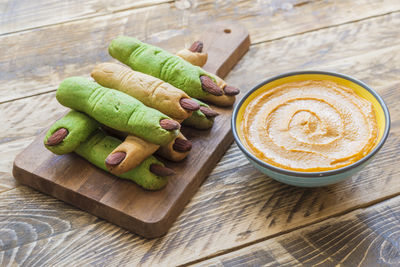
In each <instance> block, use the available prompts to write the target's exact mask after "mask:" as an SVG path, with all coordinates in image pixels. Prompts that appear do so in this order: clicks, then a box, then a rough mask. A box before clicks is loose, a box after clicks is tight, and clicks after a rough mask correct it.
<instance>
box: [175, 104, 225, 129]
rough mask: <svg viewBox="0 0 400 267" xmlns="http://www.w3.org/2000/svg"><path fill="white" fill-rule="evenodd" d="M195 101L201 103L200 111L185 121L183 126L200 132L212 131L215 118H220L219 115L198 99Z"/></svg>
mask: <svg viewBox="0 0 400 267" xmlns="http://www.w3.org/2000/svg"><path fill="white" fill-rule="evenodd" d="M193 100H195V101H196V102H197V103H199V105H200V109H199V110H197V111H195V112H193V114H192V116H190V117H189V118H187V119H186V120H184V121H183V122H182V124H183V125H187V126H191V127H193V128H196V129H199V130H206V129H210V128H211V127H212V126H213V124H214V118H215V117H216V116H218V115H219V113H218V112H216V111H215V110H213V109H211V107H210V106H209V105H207V104H206V103H203V102H201V101H200V100H197V99H193Z"/></svg>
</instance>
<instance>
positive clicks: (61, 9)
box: [0, 0, 173, 35]
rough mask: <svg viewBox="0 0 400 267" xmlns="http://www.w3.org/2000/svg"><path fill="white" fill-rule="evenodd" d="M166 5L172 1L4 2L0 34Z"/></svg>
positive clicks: (77, 0) (1, 9)
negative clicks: (127, 10)
mask: <svg viewBox="0 0 400 267" xmlns="http://www.w3.org/2000/svg"><path fill="white" fill-rule="evenodd" d="M168 2H173V0H140V1H128V0H117V1H115V0H114V1H98V0H89V1H79V0H72V1H54V0H35V1H30V0H18V1H16V0H3V1H1V2H0V35H4V34H7V33H13V32H18V31H23V30H27V29H33V28H37V27H43V26H46V25H51V24H56V23H63V22H67V21H72V20H77V19H82V18H88V17H94V16H100V15H104V14H110V13H113V12H117V11H121V10H126V9H134V8H141V7H146V6H151V5H156V4H161V3H168Z"/></svg>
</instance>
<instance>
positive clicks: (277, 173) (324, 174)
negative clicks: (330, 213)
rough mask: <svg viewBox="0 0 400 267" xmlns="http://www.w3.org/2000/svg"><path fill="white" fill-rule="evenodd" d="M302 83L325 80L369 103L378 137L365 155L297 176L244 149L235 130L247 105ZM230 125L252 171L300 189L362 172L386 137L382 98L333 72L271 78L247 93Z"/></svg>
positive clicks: (387, 123)
mask: <svg viewBox="0 0 400 267" xmlns="http://www.w3.org/2000/svg"><path fill="white" fill-rule="evenodd" d="M304 80H328V81H333V82H336V83H338V84H341V85H343V86H346V87H348V88H351V89H353V90H354V92H355V93H356V94H358V95H359V96H361V97H363V98H365V99H367V100H368V101H369V102H371V103H372V105H373V108H374V110H375V114H376V119H377V124H378V129H379V131H378V132H379V133H378V141H377V144H376V146H375V147H374V148H373V150H372V151H371V152H370V153H369V154H368V155H366V156H365V157H363V158H362V159H360V160H358V161H356V162H354V163H352V164H350V165H347V166H345V167H342V168H338V169H334V170H329V171H321V172H300V171H292V170H287V169H283V168H279V167H276V166H273V165H271V164H268V163H266V162H265V161H262V160H260V159H258V158H257V157H256V156H255V155H253V154H252V153H251V152H250V151H249V150H248V149H247V148H246V147H245V146H244V144H243V142H242V140H241V138H240V135H239V132H240V131H241V130H240V127H239V126H240V123H241V120H242V118H243V114H244V111H245V109H246V107H247V105H248V104H249V103H250V102H251V101H252V100H253V99H254V98H255V97H257V96H258V95H259V94H261V93H263V92H265V91H267V90H269V89H271V88H274V87H276V86H279V85H281V84H284V83H288V82H296V81H304ZM231 123H232V131H233V136H234V138H235V142H236V143H237V145H238V146H239V148H240V150H241V151H242V152H243V153H244V155H245V156H246V157H247V159H248V160H249V161H250V163H251V164H253V165H254V167H256V168H257V169H258V170H260V171H261V172H262V173H264V174H266V175H267V176H269V177H271V178H273V179H275V180H277V181H279V182H282V183H285V184H290V185H294V186H301V187H317V186H325V185H330V184H334V183H337V182H339V181H342V180H344V179H346V178H348V177H350V176H352V175H353V174H355V173H357V172H359V171H360V170H361V169H362V168H364V167H365V166H366V165H367V164H368V163H369V162H370V161H371V159H372V158H373V157H374V155H375V154H376V153H377V152H378V151H379V150H380V149H381V148H382V146H383V144H384V143H385V141H386V139H387V137H388V135H389V129H390V115H389V111H388V108H387V106H386V104H385V102H384V101H383V100H382V98H381V97H380V96H379V95H378V94H377V93H376V92H375V91H374V90H372V89H371V88H370V87H369V86H368V85H366V84H365V83H363V82H361V81H359V80H357V79H355V78H352V77H350V76H347V75H344V74H339V73H333V72H325V71H300V72H290V73H285V74H282V75H278V76H275V77H272V78H270V79H268V80H266V81H264V82H262V83H261V84H259V85H257V86H256V87H254V88H253V89H251V90H250V91H249V92H248V93H247V94H246V95H245V96H244V97H243V98H242V99H241V100H240V101H239V103H238V104H237V105H236V107H235V109H234V111H233V115H232V122H231Z"/></svg>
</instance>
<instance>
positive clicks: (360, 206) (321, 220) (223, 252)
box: [177, 192, 400, 267]
mask: <svg viewBox="0 0 400 267" xmlns="http://www.w3.org/2000/svg"><path fill="white" fill-rule="evenodd" d="M398 196H400V192H399V193H396V194H392V195H390V196H386V197H383V198H381V199H374V200H373V201H371V202H368V203H365V204H364V205H357V206H354V207H352V208H350V209H347V210H343V211H341V212H339V213H337V214H334V215H331V216H327V217H325V218H323V219H316V220H315V221H313V222H310V223H306V224H303V225H299V226H295V227H293V228H291V229H289V230H286V231H281V232H279V233H275V234H272V235H269V236H266V237H263V238H260V239H257V240H254V241H250V242H248V243H245V244H243V245H239V246H236V247H232V248H230V249H226V250H223V251H220V252H217V253H215V254H211V255H208V256H205V257H202V258H199V259H196V260H193V261H189V262H187V263H184V264H180V265H177V266H179V267H183V266H190V265H193V264H197V263H200V262H202V261H206V260H210V259H213V258H216V257H219V256H222V255H225V254H229V253H232V252H235V251H238V250H240V249H243V248H246V247H249V246H252V245H255V244H257V243H261V242H264V241H266V240H269V239H273V238H276V237H278V236H281V235H285V234H288V233H291V232H294V231H296V230H299V229H303V228H306V227H309V226H311V225H314V224H318V223H322V222H325V221H327V220H330V219H333V218H338V217H341V216H344V215H346V214H348V213H350V212H355V211H362V210H365V209H367V208H369V207H372V206H374V205H377V204H379V203H381V202H384V201H387V200H390V199H393V198H395V197H398Z"/></svg>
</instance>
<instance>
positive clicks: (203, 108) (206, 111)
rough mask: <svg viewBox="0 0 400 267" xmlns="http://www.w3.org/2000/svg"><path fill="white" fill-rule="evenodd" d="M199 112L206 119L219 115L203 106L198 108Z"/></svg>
mask: <svg viewBox="0 0 400 267" xmlns="http://www.w3.org/2000/svg"><path fill="white" fill-rule="evenodd" d="M200 111H201V112H203V113H204V115H206V117H207V118H213V117H216V116H218V115H219V113H218V112H216V111H215V110H212V109H210V108H208V107H204V106H201V107H200Z"/></svg>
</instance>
